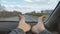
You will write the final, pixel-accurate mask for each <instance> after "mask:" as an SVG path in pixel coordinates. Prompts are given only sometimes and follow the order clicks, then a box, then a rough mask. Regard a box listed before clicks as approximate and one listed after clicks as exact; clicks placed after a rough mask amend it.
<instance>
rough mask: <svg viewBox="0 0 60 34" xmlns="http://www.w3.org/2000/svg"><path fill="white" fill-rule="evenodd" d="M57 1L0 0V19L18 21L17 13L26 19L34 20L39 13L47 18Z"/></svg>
mask: <svg viewBox="0 0 60 34" xmlns="http://www.w3.org/2000/svg"><path fill="white" fill-rule="evenodd" d="M58 2H59V0H0V21H18V14H23V15H24V16H25V17H26V21H36V20H37V17H39V16H41V15H45V16H46V19H48V17H49V16H50V14H51V13H52V11H53V10H54V9H55V7H56V5H57V4H58Z"/></svg>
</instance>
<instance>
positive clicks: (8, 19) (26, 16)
mask: <svg viewBox="0 0 60 34" xmlns="http://www.w3.org/2000/svg"><path fill="white" fill-rule="evenodd" d="M24 16H25V20H26V21H37V17H36V16H29V15H24ZM0 21H19V18H18V16H14V17H9V18H1V19H0Z"/></svg>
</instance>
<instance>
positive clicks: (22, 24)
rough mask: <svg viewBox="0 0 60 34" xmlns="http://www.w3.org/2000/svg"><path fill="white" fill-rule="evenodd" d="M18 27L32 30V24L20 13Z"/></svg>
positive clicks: (25, 30)
mask: <svg viewBox="0 0 60 34" xmlns="http://www.w3.org/2000/svg"><path fill="white" fill-rule="evenodd" d="M17 28H20V29H22V30H23V31H24V32H27V31H30V29H31V26H30V25H29V24H27V23H25V17H24V16H22V15H19V25H18V27H17Z"/></svg>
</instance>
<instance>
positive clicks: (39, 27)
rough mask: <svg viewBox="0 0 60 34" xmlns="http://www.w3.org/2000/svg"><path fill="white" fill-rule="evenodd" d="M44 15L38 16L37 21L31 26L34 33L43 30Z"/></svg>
mask: <svg viewBox="0 0 60 34" xmlns="http://www.w3.org/2000/svg"><path fill="white" fill-rule="evenodd" d="M44 18H45V16H41V17H39V18H38V23H37V24H36V25H35V26H33V27H32V32H34V33H38V32H40V31H43V30H45V27H44V24H43V20H44Z"/></svg>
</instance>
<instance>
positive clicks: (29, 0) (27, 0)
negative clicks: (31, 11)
mask: <svg viewBox="0 0 60 34" xmlns="http://www.w3.org/2000/svg"><path fill="white" fill-rule="evenodd" d="M24 1H26V2H32V0H24Z"/></svg>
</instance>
